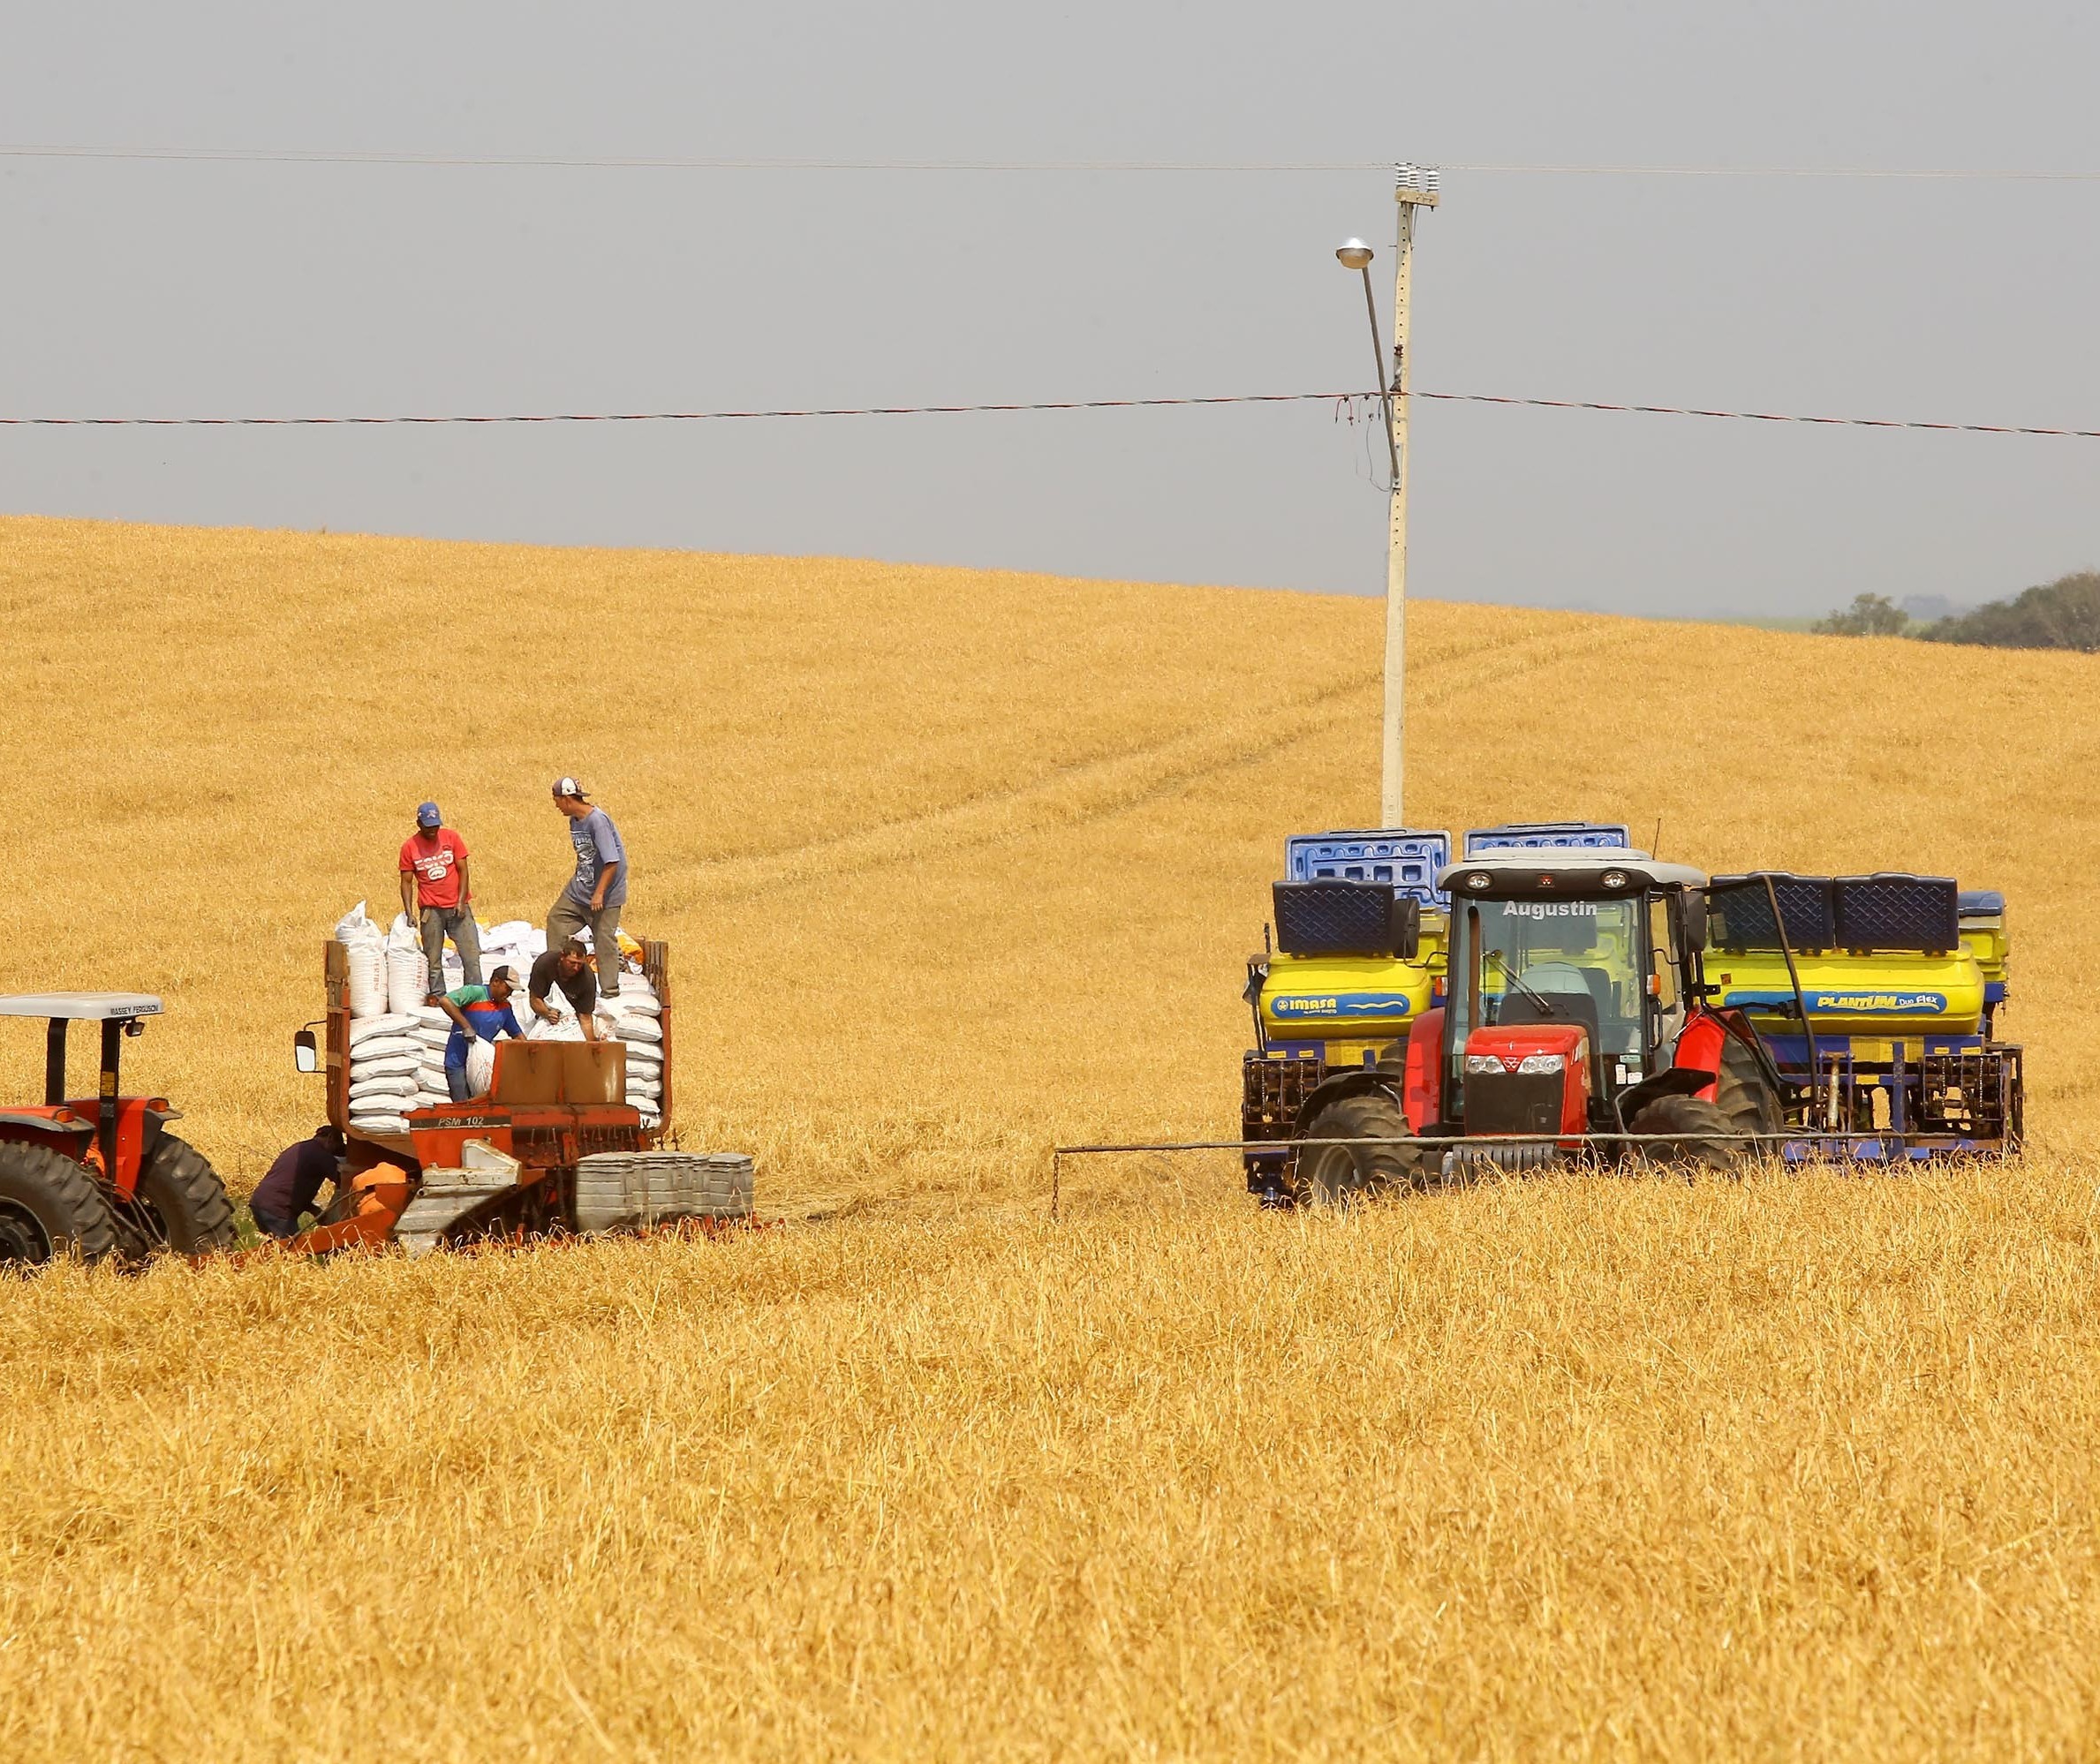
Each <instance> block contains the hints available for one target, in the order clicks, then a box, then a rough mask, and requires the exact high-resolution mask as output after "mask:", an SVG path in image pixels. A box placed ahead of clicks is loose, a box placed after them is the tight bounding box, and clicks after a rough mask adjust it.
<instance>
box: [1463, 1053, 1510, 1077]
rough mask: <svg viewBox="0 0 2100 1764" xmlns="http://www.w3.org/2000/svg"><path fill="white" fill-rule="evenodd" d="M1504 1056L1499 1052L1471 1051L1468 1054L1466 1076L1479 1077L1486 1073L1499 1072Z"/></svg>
mask: <svg viewBox="0 0 2100 1764" xmlns="http://www.w3.org/2000/svg"><path fill="white" fill-rule="evenodd" d="M1501 1069H1502V1056H1501V1055H1500V1054H1499V1053H1469V1054H1468V1055H1467V1056H1466V1076H1467V1077H1469V1078H1477V1077H1479V1076H1480V1075H1481V1074H1484V1073H1488V1072H1499V1071H1500V1070H1501Z"/></svg>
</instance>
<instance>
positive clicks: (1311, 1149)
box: [1289, 1092, 1429, 1207]
mask: <svg viewBox="0 0 2100 1764" xmlns="http://www.w3.org/2000/svg"><path fill="white" fill-rule="evenodd" d="M1413 1131H1414V1129H1413V1128H1411V1127H1409V1126H1408V1119H1407V1117H1406V1116H1405V1115H1403V1114H1402V1113H1401V1111H1400V1105H1399V1104H1397V1103H1395V1102H1394V1100H1393V1099H1392V1097H1388V1096H1386V1095H1384V1094H1383V1093H1379V1092H1373V1093H1372V1094H1371V1095H1368V1096H1359V1097H1342V1098H1341V1101H1339V1102H1334V1103H1329V1104H1327V1106H1326V1108H1324V1109H1322V1110H1321V1111H1320V1112H1319V1113H1318V1115H1316V1116H1315V1117H1314V1118H1313V1119H1312V1120H1311V1123H1310V1125H1308V1126H1307V1127H1306V1129H1305V1136H1306V1138H1308V1139H1404V1138H1406V1137H1407V1136H1408V1135H1409V1134H1410V1133H1412V1132H1413ZM1428 1168H1429V1165H1428V1162H1427V1160H1426V1159H1424V1157H1423V1155H1422V1148H1421V1147H1420V1146H1418V1145H1309V1146H1307V1147H1305V1149H1304V1150H1302V1151H1300V1152H1299V1153H1298V1154H1297V1156H1296V1158H1295V1159H1294V1160H1293V1163H1292V1173H1291V1179H1290V1190H1289V1192H1290V1197H1291V1199H1292V1200H1293V1201H1294V1202H1296V1204H1298V1205H1299V1206H1301V1207H1346V1206H1349V1205H1351V1204H1353V1203H1354V1202H1357V1201H1361V1200H1363V1199H1365V1198H1367V1197H1368V1196H1370V1195H1376V1194H1382V1193H1384V1192H1385V1191H1386V1190H1388V1189H1392V1188H1423V1187H1428V1186H1429V1183H1428V1180H1427V1172H1428Z"/></svg>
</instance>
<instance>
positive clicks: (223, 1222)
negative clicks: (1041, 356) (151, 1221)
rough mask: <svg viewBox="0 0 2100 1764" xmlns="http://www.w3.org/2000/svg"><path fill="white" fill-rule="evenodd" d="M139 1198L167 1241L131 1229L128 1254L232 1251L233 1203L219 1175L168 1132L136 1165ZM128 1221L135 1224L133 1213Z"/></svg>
mask: <svg viewBox="0 0 2100 1764" xmlns="http://www.w3.org/2000/svg"><path fill="white" fill-rule="evenodd" d="M137 1194H138V1197H139V1198H140V1200H142V1201H145V1202H148V1203H149V1204H150V1205H151V1207H152V1208H153V1210H154V1211H155V1212H156V1213H158V1214H159V1215H160V1218H161V1222H162V1225H164V1226H165V1227H166V1231H167V1236H166V1238H165V1239H164V1240H162V1239H160V1238H158V1237H157V1236H155V1235H151V1234H149V1233H147V1232H145V1231H142V1230H141V1229H140V1227H139V1226H138V1225H136V1224H135V1223H134V1224H131V1225H129V1226H128V1228H127V1229H126V1230H125V1233H124V1234H125V1239H126V1242H125V1250H126V1252H127V1253H128V1254H132V1255H148V1254H150V1253H152V1252H153V1251H154V1250H155V1249H162V1248H165V1249H172V1250H174V1251H175V1252H176V1253H177V1254H178V1255H204V1254H207V1253H208V1252H209V1251H212V1250H215V1249H230V1248H232V1247H233V1245H234V1243H235V1241H236V1240H238V1235H239V1228H238V1225H236V1224H235V1223H234V1217H233V1201H232V1198H231V1197H230V1195H228V1194H227V1193H226V1185H225V1184H224V1183H223V1182H222V1181H221V1180H219V1172H217V1171H215V1170H214V1169H213V1168H212V1167H211V1165H210V1163H209V1162H208V1160H207V1159H206V1157H205V1156H204V1154H203V1153H202V1152H200V1151H199V1150H197V1148H196V1147H195V1146H193V1145H192V1144H191V1143H190V1142H188V1141H187V1140H185V1139H179V1138H178V1137H177V1136H176V1135H173V1134H171V1133H162V1135H160V1137H159V1138H158V1140H156V1141H155V1144H154V1148H153V1150H152V1152H151V1153H150V1154H149V1155H148V1156H147V1159H146V1161H145V1163H144V1164H143V1165H141V1166H140V1171H139V1186H138V1190H137ZM132 1217H133V1219H134V1220H135V1219H136V1217H137V1215H136V1213H135V1212H134V1213H133V1215H132Z"/></svg>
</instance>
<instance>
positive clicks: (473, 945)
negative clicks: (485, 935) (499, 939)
mask: <svg viewBox="0 0 2100 1764" xmlns="http://www.w3.org/2000/svg"><path fill="white" fill-rule="evenodd" d="M448 937H449V938H450V939H452V947H453V948H455V949H457V951H458V952H459V965H460V967H461V968H462V969H464V970H465V974H466V984H468V985H470V986H479V985H480V984H481V930H480V926H479V925H477V924H475V923H474V914H473V908H471V907H464V906H461V907H426V908H423V959H424V961H427V962H428V963H429V964H430V990H431V991H432V993H433V994H435V993H438V992H442V991H444V990H445V939H447V938H448Z"/></svg>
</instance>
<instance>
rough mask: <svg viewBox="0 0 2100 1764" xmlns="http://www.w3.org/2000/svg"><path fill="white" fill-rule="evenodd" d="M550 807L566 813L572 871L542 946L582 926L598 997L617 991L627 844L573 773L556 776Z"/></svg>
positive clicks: (559, 943) (559, 942)
mask: <svg viewBox="0 0 2100 1764" xmlns="http://www.w3.org/2000/svg"><path fill="white" fill-rule="evenodd" d="M555 808H556V809H558V810H560V811H561V812H562V813H563V814H564V815H566V816H567V817H568V818H569V841H570V844H571V845H573V846H574V847H575V848H576V874H575V875H573V876H571V877H570V878H569V886H567V887H566V888H564V889H563V890H562V898H561V899H560V900H558V901H555V903H554V906H553V907H552V908H550V909H549V910H548V915H547V946H548V948H549V949H559V948H561V947H562V946H563V945H564V944H566V943H567V942H568V941H569V939H570V938H572V937H574V936H575V935H576V934H577V933H578V931H581V930H583V928H584V927H585V925H588V926H589V927H590V928H591V949H592V953H593V954H594V955H595V956H596V957H597V959H598V996H599V998H600V999H617V998H618V997H619V996H620V939H619V938H618V936H617V935H616V933H617V932H618V931H619V929H620V908H622V907H623V906H625V905H626V904H627V848H626V847H625V846H624V845H623V844H621V842H620V830H619V829H618V828H617V827H616V826H615V825H613V819H612V817H611V816H610V815H608V814H607V813H606V812H605V810H603V809H595V808H593V807H592V806H591V799H590V798H589V796H587V795H585V792H584V787H583V786H582V785H581V784H579V783H578V782H577V781H576V780H575V779H573V778H557V779H556V780H555Z"/></svg>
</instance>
